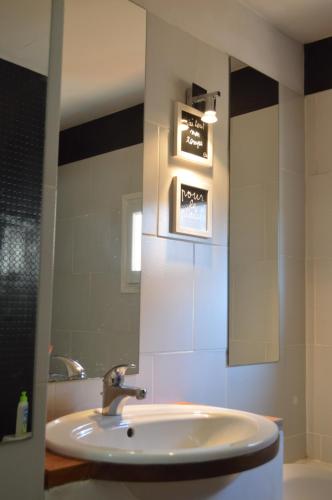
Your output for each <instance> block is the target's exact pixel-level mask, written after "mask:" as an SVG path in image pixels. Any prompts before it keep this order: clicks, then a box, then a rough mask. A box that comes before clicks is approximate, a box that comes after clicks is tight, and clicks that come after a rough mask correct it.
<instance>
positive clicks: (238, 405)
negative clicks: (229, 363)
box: [227, 363, 283, 417]
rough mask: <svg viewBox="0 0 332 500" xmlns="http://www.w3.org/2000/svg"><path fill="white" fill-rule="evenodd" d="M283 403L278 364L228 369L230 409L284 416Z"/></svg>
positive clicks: (228, 402)
mask: <svg viewBox="0 0 332 500" xmlns="http://www.w3.org/2000/svg"><path fill="white" fill-rule="evenodd" d="M281 401H282V374H281V369H280V364H279V363H268V364H260V365H249V366H235V367H230V368H228V370H227V404H228V407H229V408H235V409H238V410H246V411H251V412H253V413H259V414H261V415H273V416H275V417H282V416H283V415H281V414H280V413H281V408H282V404H281Z"/></svg>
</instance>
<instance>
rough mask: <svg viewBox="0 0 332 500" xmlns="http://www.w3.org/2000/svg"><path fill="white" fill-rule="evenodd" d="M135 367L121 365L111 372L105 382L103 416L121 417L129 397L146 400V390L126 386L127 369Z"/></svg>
mask: <svg viewBox="0 0 332 500" xmlns="http://www.w3.org/2000/svg"><path fill="white" fill-rule="evenodd" d="M134 366H135V365H119V366H115V367H114V368H112V369H111V370H109V371H108V372H107V373H106V374H105V376H104V380H103V386H104V390H103V409H102V414H103V415H105V416H106V415H109V416H121V413H122V408H123V406H124V404H125V402H126V401H127V399H128V398H129V397H134V398H136V399H139V400H140V399H144V398H145V397H146V390H145V389H141V388H140V387H130V386H128V385H125V384H124V376H125V373H126V371H127V369H128V368H129V367H130V368H133V367H134Z"/></svg>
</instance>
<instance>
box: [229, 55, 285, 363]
mask: <svg viewBox="0 0 332 500" xmlns="http://www.w3.org/2000/svg"><path fill="white" fill-rule="evenodd" d="M278 90H279V89H278V82H276V81H275V80H272V79H271V78H269V77H267V76H266V75H264V74H262V73H260V72H259V71H257V70H255V69H254V68H251V67H249V66H247V65H246V64H244V63H242V62H241V61H238V60H236V59H234V58H230V226H229V231H230V234H229V244H230V253H229V364H230V365H243V364H254V363H268V362H274V361H277V360H278V359H279V288H278V178H279V158H278V156H279V155H278V150H279V134H278V127H279V118H278V115H279V98H278Z"/></svg>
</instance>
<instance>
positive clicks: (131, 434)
mask: <svg viewBox="0 0 332 500" xmlns="http://www.w3.org/2000/svg"><path fill="white" fill-rule="evenodd" d="M134 433H135V432H134V429H132V428H131V427H129V429H128V430H127V436H128V437H129V438H131V437H133V435H134Z"/></svg>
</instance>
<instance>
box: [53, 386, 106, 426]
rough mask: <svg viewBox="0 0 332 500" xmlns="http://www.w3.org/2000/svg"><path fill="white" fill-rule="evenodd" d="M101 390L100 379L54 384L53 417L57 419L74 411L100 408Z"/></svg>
mask: <svg viewBox="0 0 332 500" xmlns="http://www.w3.org/2000/svg"><path fill="white" fill-rule="evenodd" d="M102 390H103V384H102V379H101V378H91V379H88V380H75V381H72V382H58V383H56V384H55V400H54V409H53V412H54V413H53V417H54V418H59V417H62V416H63V415H67V414H68V413H73V412H75V411H81V410H89V409H90V408H100V407H101V405H102V396H101V394H100V393H101V392H102Z"/></svg>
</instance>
